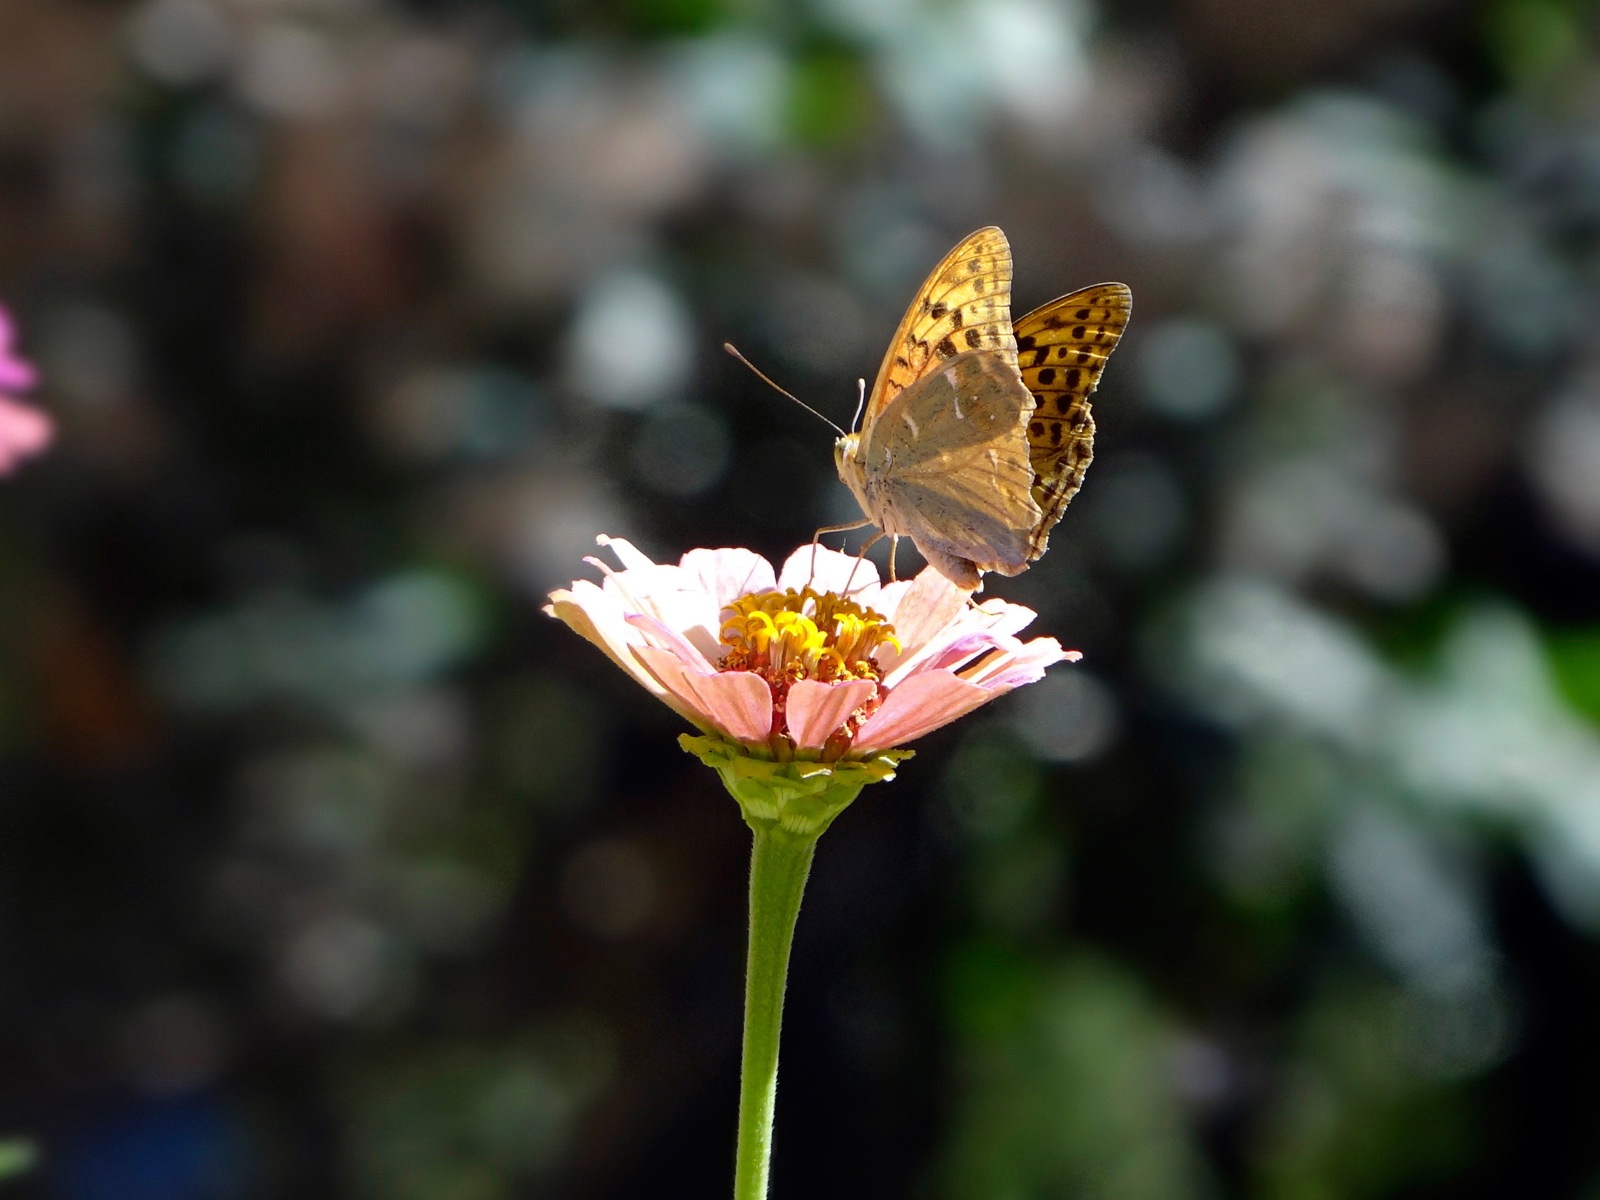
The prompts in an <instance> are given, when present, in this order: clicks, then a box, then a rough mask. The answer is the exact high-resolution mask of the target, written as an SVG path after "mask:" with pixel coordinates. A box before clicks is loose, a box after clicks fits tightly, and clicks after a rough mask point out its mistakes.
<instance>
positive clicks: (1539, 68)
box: [1486, 0, 1592, 84]
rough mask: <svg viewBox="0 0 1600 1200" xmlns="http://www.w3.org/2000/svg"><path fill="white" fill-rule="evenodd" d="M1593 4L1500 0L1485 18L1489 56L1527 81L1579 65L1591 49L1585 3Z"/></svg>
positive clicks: (1569, 0)
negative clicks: (1587, 38) (1585, 28)
mask: <svg viewBox="0 0 1600 1200" xmlns="http://www.w3.org/2000/svg"><path fill="white" fill-rule="evenodd" d="M1588 7H1592V6H1590V5H1587V4H1583V3H1580V2H1574V0H1501V2H1500V3H1498V4H1496V5H1494V6H1493V7H1492V8H1490V9H1489V12H1488V15H1487V19H1486V25H1487V38H1486V41H1487V43H1488V48H1489V54H1490V57H1491V58H1493V59H1494V60H1495V61H1497V62H1498V63H1499V65H1500V69H1501V70H1502V71H1504V72H1505V73H1506V75H1508V76H1509V77H1510V78H1511V79H1513V80H1515V81H1516V82H1518V83H1522V84H1537V83H1539V82H1541V81H1543V80H1546V79H1549V78H1551V77H1553V76H1556V75H1559V74H1561V73H1563V72H1565V71H1566V70H1567V69H1569V68H1572V67H1575V66H1577V65H1578V64H1579V63H1580V62H1582V61H1583V60H1584V58H1585V57H1586V54H1587V43H1586V39H1585V36H1584V31H1583V21H1584V20H1585V16H1584V15H1583V13H1582V9H1584V8H1588Z"/></svg>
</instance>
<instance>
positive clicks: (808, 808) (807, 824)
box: [678, 733, 911, 1200]
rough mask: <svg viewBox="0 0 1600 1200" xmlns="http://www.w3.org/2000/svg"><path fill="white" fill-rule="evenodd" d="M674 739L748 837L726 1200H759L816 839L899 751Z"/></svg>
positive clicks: (890, 769)
mask: <svg viewBox="0 0 1600 1200" xmlns="http://www.w3.org/2000/svg"><path fill="white" fill-rule="evenodd" d="M678 741H679V743H680V744H681V745H682V746H683V748H684V749H685V750H687V751H688V752H689V753H690V754H693V755H694V756H695V757H697V758H698V759H699V760H700V761H701V762H703V763H705V764H706V766H708V767H711V768H712V769H713V770H715V771H716V772H717V774H718V775H719V776H720V777H721V778H722V784H723V786H724V787H726V788H727V789H728V793H729V794H730V795H731V796H732V797H733V798H734V799H735V800H737V801H738V802H739V809H740V811H741V812H742V813H743V814H744V820H745V824H747V825H749V826H750V830H751V832H752V833H753V834H754V835H755V840H754V842H753V844H752V846H751V853H750V948H749V956H748V957H747V958H746V960H745V978H744V1056H743V1059H742V1062H741V1066H740V1076H739V1150H738V1159H737V1164H736V1166H735V1168H734V1182H733V1196H734V1200H766V1195H767V1177H768V1173H769V1171H770V1169H771V1163H772V1117H773V1108H774V1105H775V1104H776V1102H777V1098H778V1034H779V1031H780V1029H781V1028H782V1025H783V991H784V985H785V984H786V983H787V981H788V977H789V949H790V947H791V946H792V945H793V944H794V925H795V921H796V920H797V919H798V918H799V916H800V897H801V896H802V895H803V894H804V892H805V890H806V876H808V875H809V874H810V873H811V860H812V858H813V856H814V855H815V854H816V850H817V839H818V838H820V837H821V836H822V835H823V834H824V833H825V832H826V831H827V829H828V826H829V825H831V824H833V819H834V818H835V817H837V816H838V815H839V814H840V813H842V812H843V811H844V810H845V809H846V808H848V807H849V806H850V804H851V803H852V802H853V801H854V800H855V798H856V797H857V796H859V795H860V794H861V789H862V788H864V787H866V786H867V784H869V783H876V782H878V781H879V780H883V779H893V778H894V771H895V767H896V766H897V765H898V764H899V763H900V761H901V760H902V759H906V758H909V757H911V751H909V750H884V751H880V752H879V753H876V754H874V755H872V756H871V757H869V758H865V759H861V760H856V761H852V762H835V763H819V762H808V761H805V760H803V759H795V760H793V761H791V762H786V763H780V762H774V761H773V760H772V759H769V758H762V757H760V756H759V755H757V754H754V753H752V752H751V751H750V750H748V749H747V748H745V747H744V746H741V745H738V744H737V743H734V742H725V741H723V740H722V739H721V738H717V737H712V736H710V735H706V736H704V737H696V736H694V735H692V734H687V733H686V734H684V735H683V736H682V737H680V738H679V739H678Z"/></svg>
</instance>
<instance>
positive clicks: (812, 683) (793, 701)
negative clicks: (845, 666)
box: [785, 679, 878, 750]
mask: <svg viewBox="0 0 1600 1200" xmlns="http://www.w3.org/2000/svg"><path fill="white" fill-rule="evenodd" d="M877 690H878V685H877V684H876V683H874V682H873V681H872V680H870V679H852V680H849V681H848V682H845V683H819V682H818V681H817V680H815V679H802V680H800V682H798V683H796V684H795V685H794V686H793V687H791V688H790V689H789V702H788V705H787V706H786V709H785V711H786V713H787V716H788V725H789V736H790V737H791V738H793V739H794V744H795V745H796V746H799V747H800V748H801V749H804V750H820V749H822V747H823V744H824V743H825V742H827V740H828V738H829V737H830V736H831V735H833V734H834V733H836V732H838V730H839V728H840V727H841V726H842V725H843V724H844V723H845V722H846V721H847V720H849V719H850V714H851V713H853V712H855V710H856V709H858V708H860V707H861V706H862V705H863V704H865V703H866V702H867V701H868V700H871V699H872V697H873V695H874V694H875V693H876V692H877Z"/></svg>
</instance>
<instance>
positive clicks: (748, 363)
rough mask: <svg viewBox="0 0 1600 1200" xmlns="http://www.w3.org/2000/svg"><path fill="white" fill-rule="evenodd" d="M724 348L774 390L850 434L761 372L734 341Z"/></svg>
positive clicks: (842, 431) (842, 434)
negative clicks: (739, 349) (737, 347)
mask: <svg viewBox="0 0 1600 1200" xmlns="http://www.w3.org/2000/svg"><path fill="white" fill-rule="evenodd" d="M722 348H723V349H724V350H726V351H727V352H728V353H729V354H731V355H733V356H734V357H735V358H737V359H738V360H739V361H740V362H742V363H743V364H744V365H745V366H747V367H749V368H750V369H751V370H752V371H754V372H755V376H756V378H757V379H759V380H761V382H762V383H764V384H766V385H767V386H768V387H769V388H771V389H772V390H773V391H775V392H777V393H778V394H779V395H780V396H787V397H789V399H791V400H793V401H794V402H795V403H796V404H798V405H799V406H800V407H801V408H803V409H805V410H806V411H807V412H808V413H810V414H811V415H812V416H813V417H816V418H817V419H818V420H820V421H825V422H827V424H829V425H832V426H833V428H834V429H836V430H838V432H839V436H840V437H847V436H848V435H847V434H846V433H845V431H844V430H842V429H839V427H838V426H837V425H834V423H833V422H832V421H829V420H828V418H827V417H825V416H823V415H822V414H821V413H819V412H818V411H817V410H816V409H814V408H812V407H811V405H809V404H807V403H806V402H805V401H804V400H802V399H800V397H799V396H796V395H795V394H794V393H793V392H790V391H786V390H784V389H783V388H781V387H779V386H778V385H777V384H775V383H773V382H772V380H770V379H768V378H767V377H766V376H765V375H763V374H762V373H761V372H760V370H759V369H757V367H756V365H755V364H754V363H753V362H751V361H750V360H749V359H748V358H746V357H745V356H744V355H742V354H740V353H739V351H738V350H736V349H734V345H733V343H732V342H723V343H722Z"/></svg>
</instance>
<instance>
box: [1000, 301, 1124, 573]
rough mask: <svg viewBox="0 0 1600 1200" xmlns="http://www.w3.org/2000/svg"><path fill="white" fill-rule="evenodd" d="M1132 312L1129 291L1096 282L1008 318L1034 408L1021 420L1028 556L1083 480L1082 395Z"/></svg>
mask: <svg viewBox="0 0 1600 1200" xmlns="http://www.w3.org/2000/svg"><path fill="white" fill-rule="evenodd" d="M1132 310H1133V293H1132V292H1130V291H1129V290H1128V289H1127V288H1126V287H1125V286H1123V285H1122V284H1120V283H1099V284H1096V285H1094V286H1093V287H1087V288H1084V289H1083V290H1082V291H1077V292H1073V293H1072V294H1071V295H1069V296H1062V297H1061V298H1060V299H1059V300H1052V301H1050V303H1049V304H1046V305H1043V306H1041V307H1039V308H1036V309H1034V310H1033V311H1032V312H1031V313H1029V314H1028V315H1027V316H1025V317H1022V318H1020V319H1019V320H1018V321H1017V324H1016V338H1017V365H1018V367H1019V368H1020V370H1021V372H1022V381H1023V383H1024V384H1025V385H1026V386H1027V388H1028V391H1030V392H1031V393H1032V394H1033V397H1034V400H1035V401H1036V407H1035V409H1034V412H1033V415H1032V416H1031V418H1030V419H1029V420H1028V452H1029V453H1028V456H1029V460H1030V462H1031V465H1032V468H1033V475H1034V481H1033V488H1032V492H1033V499H1034V502H1035V503H1036V504H1037V505H1038V506H1039V511H1040V513H1041V517H1040V521H1039V525H1038V527H1037V529H1035V530H1034V532H1033V535H1032V539H1031V542H1030V545H1029V553H1028V557H1029V558H1030V559H1034V558H1038V557H1039V555H1041V554H1043V553H1044V551H1045V547H1046V545H1048V543H1049V539H1050V530H1051V529H1053V528H1054V527H1055V524H1056V522H1057V521H1059V520H1060V519H1061V514H1062V512H1063V511H1064V510H1065V509H1066V507H1067V503H1068V501H1070V500H1071V499H1072V497H1073V496H1074V495H1075V494H1076V493H1077V490H1078V488H1079V486H1080V485H1081V484H1082V483H1083V475H1084V472H1085V471H1087V470H1088V469H1089V461H1090V459H1092V458H1093V457H1094V416H1093V414H1092V413H1091V412H1090V411H1089V397H1090V395H1091V394H1093V392H1094V389H1095V387H1096V385H1097V384H1099V382H1100V372H1101V371H1102V370H1103V369H1104V367H1105V365H1106V359H1107V358H1109V357H1110V356H1111V352H1112V351H1113V350H1115V349H1116V347H1117V342H1118V340H1119V339H1120V338H1121V337H1122V331H1123V330H1124V329H1126V328H1127V327H1128V317H1129V315H1130V314H1131V313H1132Z"/></svg>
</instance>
